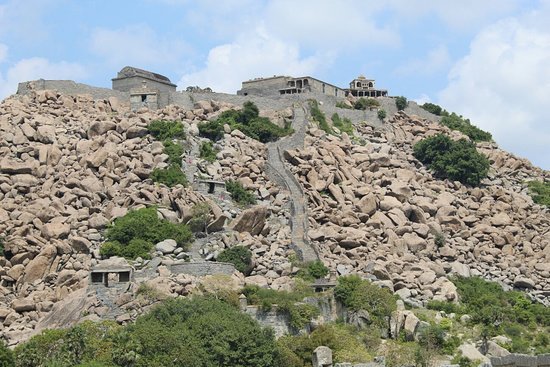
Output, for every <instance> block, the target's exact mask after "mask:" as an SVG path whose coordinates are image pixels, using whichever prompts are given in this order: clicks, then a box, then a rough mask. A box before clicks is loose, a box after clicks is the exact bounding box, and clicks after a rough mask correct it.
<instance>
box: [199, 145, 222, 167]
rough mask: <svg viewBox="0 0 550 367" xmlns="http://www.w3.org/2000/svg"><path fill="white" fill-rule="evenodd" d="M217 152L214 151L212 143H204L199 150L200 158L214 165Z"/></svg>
mask: <svg viewBox="0 0 550 367" xmlns="http://www.w3.org/2000/svg"><path fill="white" fill-rule="evenodd" d="M217 153H218V152H217V150H216V149H214V144H213V143H212V142H211V141H203V142H202V143H201V146H200V148H199V157H201V158H202V159H204V160H206V161H208V162H210V163H212V162H214V161H215V160H216V154H217Z"/></svg>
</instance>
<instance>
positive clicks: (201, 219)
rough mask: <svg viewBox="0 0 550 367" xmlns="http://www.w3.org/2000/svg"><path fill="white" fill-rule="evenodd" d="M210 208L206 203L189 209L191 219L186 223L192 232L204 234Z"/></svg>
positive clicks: (210, 211)
mask: <svg viewBox="0 0 550 367" xmlns="http://www.w3.org/2000/svg"><path fill="white" fill-rule="evenodd" d="M211 213H212V208H211V207H210V205H208V203H205V202H203V203H198V204H195V205H193V207H192V208H191V216H192V217H191V219H190V220H189V222H188V223H187V224H188V225H189V228H190V229H191V231H192V232H206V226H207V225H208V222H209V221H210V214H211Z"/></svg>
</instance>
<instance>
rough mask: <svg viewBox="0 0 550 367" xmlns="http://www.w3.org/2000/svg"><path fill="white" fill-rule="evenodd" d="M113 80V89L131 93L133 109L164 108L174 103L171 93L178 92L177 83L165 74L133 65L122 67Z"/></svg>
mask: <svg viewBox="0 0 550 367" xmlns="http://www.w3.org/2000/svg"><path fill="white" fill-rule="evenodd" d="M112 81H113V90H118V91H121V92H127V93H129V94H130V104H131V107H132V109H138V108H140V107H148V108H149V109H151V110H156V109H159V108H163V107H165V106H167V105H169V104H170V103H172V98H171V94H172V93H175V92H176V85H175V84H173V83H172V82H171V81H170V79H168V78H167V77H165V76H164V75H160V74H157V73H153V72H150V71H147V70H142V69H138V68H135V67H132V66H126V67H124V68H122V70H120V71H119V72H118V74H117V77H116V78H113V79H112Z"/></svg>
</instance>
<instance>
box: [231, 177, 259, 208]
mask: <svg viewBox="0 0 550 367" xmlns="http://www.w3.org/2000/svg"><path fill="white" fill-rule="evenodd" d="M225 189H226V190H227V192H229V194H230V195H231V199H233V200H234V201H235V202H237V203H238V204H240V205H252V204H256V198H255V197H254V194H252V193H251V192H250V191H248V190H246V189H245V188H244V187H243V185H242V184H241V183H240V182H239V181H232V180H229V181H226V182H225Z"/></svg>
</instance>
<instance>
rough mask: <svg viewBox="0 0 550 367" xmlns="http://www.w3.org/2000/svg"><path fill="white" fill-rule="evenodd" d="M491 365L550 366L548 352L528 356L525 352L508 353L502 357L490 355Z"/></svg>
mask: <svg viewBox="0 0 550 367" xmlns="http://www.w3.org/2000/svg"><path fill="white" fill-rule="evenodd" d="M491 365H492V366H493V367H550V354H541V355H538V356H530V355H527V354H516V353H513V354H509V355H507V356H504V357H491Z"/></svg>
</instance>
